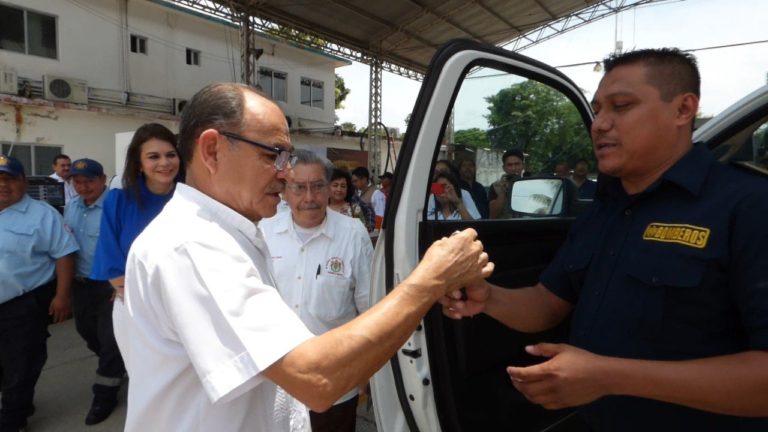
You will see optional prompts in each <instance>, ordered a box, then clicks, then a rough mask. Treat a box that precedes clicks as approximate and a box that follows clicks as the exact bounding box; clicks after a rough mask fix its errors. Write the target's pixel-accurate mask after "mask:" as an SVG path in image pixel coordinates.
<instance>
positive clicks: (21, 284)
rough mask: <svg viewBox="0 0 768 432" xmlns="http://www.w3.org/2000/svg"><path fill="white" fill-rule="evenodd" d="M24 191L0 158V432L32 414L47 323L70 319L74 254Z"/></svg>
mask: <svg viewBox="0 0 768 432" xmlns="http://www.w3.org/2000/svg"><path fill="white" fill-rule="evenodd" d="M26 191H27V179H26V177H25V175H24V168H23V166H22V165H21V163H20V162H19V161H18V160H17V159H15V158H12V157H8V156H3V155H0V369H1V370H2V401H1V403H2V407H0V432H8V431H18V430H20V429H23V428H24V427H25V426H26V424H27V417H29V416H30V415H32V413H33V411H34V406H33V405H32V400H33V398H34V392H35V384H36V383H37V379H38V378H39V377H40V371H41V370H42V369H43V365H44V364H45V361H46V359H47V355H48V354H47V348H46V338H47V337H48V330H47V326H48V321H49V319H52V321H53V322H60V321H64V320H65V319H67V317H68V316H69V314H70V309H71V306H70V284H71V282H72V276H73V273H74V263H75V261H74V252H76V251H77V249H78V248H77V243H76V242H75V238H74V237H73V236H72V234H70V233H69V232H67V231H66V230H65V228H64V221H63V219H62V218H61V215H60V214H59V213H58V211H56V209H54V208H53V207H51V206H50V205H48V204H46V203H44V202H42V201H37V200H33V199H32V198H30V197H29V196H28V195H27V194H26Z"/></svg>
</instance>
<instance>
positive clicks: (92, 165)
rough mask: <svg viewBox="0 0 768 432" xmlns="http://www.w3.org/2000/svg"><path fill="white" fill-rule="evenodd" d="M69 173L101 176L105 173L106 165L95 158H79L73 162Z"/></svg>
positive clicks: (93, 176) (92, 176) (72, 174)
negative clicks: (103, 165)
mask: <svg viewBox="0 0 768 432" xmlns="http://www.w3.org/2000/svg"><path fill="white" fill-rule="evenodd" d="M69 175H71V176H76V175H81V176H86V177H90V178H95V177H101V176H103V175H104V167H102V166H101V164H100V163H98V162H96V161H95V160H93V159H78V160H76V161H74V162H72V167H71V168H70V169H69Z"/></svg>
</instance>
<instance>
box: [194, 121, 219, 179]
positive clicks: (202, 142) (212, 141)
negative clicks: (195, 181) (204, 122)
mask: <svg viewBox="0 0 768 432" xmlns="http://www.w3.org/2000/svg"><path fill="white" fill-rule="evenodd" d="M219 150H220V146H219V133H218V132H217V131H216V130H215V129H206V130H204V131H203V133H201V134H200V136H199V137H198V138H197V146H196V147H195V153H197V157H199V158H200V161H201V162H202V163H203V165H205V166H206V168H208V172H209V173H211V174H213V173H215V172H216V171H218V169H219Z"/></svg>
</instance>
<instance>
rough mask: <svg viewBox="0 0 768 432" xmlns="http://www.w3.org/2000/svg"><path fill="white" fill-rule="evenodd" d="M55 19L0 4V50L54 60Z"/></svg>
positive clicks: (55, 49) (56, 50) (55, 42)
mask: <svg viewBox="0 0 768 432" xmlns="http://www.w3.org/2000/svg"><path fill="white" fill-rule="evenodd" d="M57 47H58V44H57V41H56V17H55V16H52V15H45V14H41V13H38V12H33V11H30V10H26V9H21V8H17V7H12V6H6V5H1V4H0V49H2V50H8V51H15V52H18V53H22V54H30V55H36V56H40V57H47V58H52V59H55V58H57V57H58V48H57Z"/></svg>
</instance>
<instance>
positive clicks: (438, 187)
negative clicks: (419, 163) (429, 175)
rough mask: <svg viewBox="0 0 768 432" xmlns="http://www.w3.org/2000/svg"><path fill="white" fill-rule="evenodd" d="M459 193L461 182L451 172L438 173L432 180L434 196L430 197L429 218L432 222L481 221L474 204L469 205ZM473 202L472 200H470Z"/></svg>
mask: <svg viewBox="0 0 768 432" xmlns="http://www.w3.org/2000/svg"><path fill="white" fill-rule="evenodd" d="M457 191H461V188H459V181H458V180H457V179H456V177H454V175H453V174H451V173H449V172H438V173H437V174H435V177H434V179H433V180H432V196H430V197H429V205H428V211H427V216H428V218H429V219H431V220H475V219H480V212H478V211H477V207H475V205H474V203H472V205H468V204H465V203H464V200H463V199H462V197H461V196H460V195H459V193H458V192H457ZM470 201H471V199H470Z"/></svg>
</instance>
